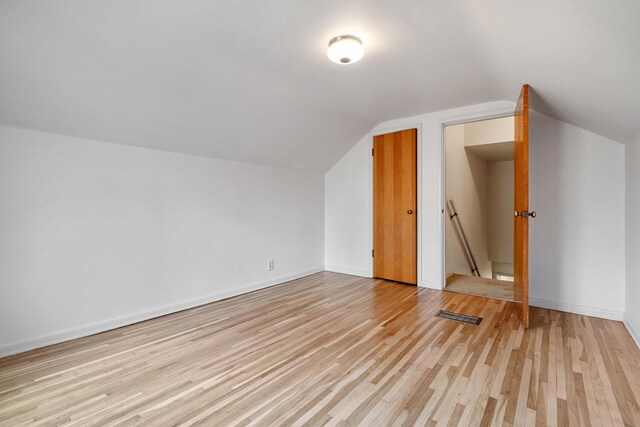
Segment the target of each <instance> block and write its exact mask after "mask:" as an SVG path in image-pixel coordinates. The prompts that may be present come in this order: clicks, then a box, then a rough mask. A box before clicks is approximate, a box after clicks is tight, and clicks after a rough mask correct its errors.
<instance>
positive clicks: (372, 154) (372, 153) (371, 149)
mask: <svg viewBox="0 0 640 427" xmlns="http://www.w3.org/2000/svg"><path fill="white" fill-rule="evenodd" d="M371 155H372V156H373V148H372V149H371Z"/></svg>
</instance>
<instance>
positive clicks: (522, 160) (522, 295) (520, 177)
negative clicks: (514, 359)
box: [513, 85, 535, 328]
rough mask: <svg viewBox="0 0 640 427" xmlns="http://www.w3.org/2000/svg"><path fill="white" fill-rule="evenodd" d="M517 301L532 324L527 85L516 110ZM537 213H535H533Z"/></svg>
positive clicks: (523, 317) (525, 319) (522, 316)
mask: <svg viewBox="0 0 640 427" xmlns="http://www.w3.org/2000/svg"><path fill="white" fill-rule="evenodd" d="M514 131H515V132H514V133H515V139H514V140H515V147H514V156H515V159H514V160H515V162H514V163H515V167H514V169H515V176H514V184H515V191H514V193H515V194H514V208H515V209H514V211H515V212H514V215H515V219H514V247H513V249H514V254H513V255H514V256H513V262H514V266H513V267H514V300H515V302H516V306H517V310H518V315H519V316H520V319H521V320H522V323H523V324H524V327H525V328H528V327H529V216H530V213H529V85H524V86H523V87H522V91H521V92H520V98H518V103H517V105H516V111H515V113H514ZM534 215H535V214H534Z"/></svg>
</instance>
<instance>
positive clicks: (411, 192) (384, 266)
mask: <svg viewBox="0 0 640 427" xmlns="http://www.w3.org/2000/svg"><path fill="white" fill-rule="evenodd" d="M416 138H417V130H416V129H407V130H403V131H400V132H394V133H388V134H386V135H376V136H374V137H373V253H372V255H373V276H374V277H379V278H381V279H388V280H394V281H396V282H404V283H410V284H413V285H415V284H416V283H417V238H418V236H417V213H416V205H417V157H416V155H417V139H416Z"/></svg>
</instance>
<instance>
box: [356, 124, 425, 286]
mask: <svg viewBox="0 0 640 427" xmlns="http://www.w3.org/2000/svg"><path fill="white" fill-rule="evenodd" d="M408 129H415V130H416V167H417V175H416V181H417V182H416V192H417V200H416V212H415V214H416V216H417V227H416V234H417V235H416V246H417V251H416V252H417V253H416V264H417V265H416V267H417V270H418V271H417V272H416V277H417V283H418V286H424V285H423V283H425V282H424V281H423V280H422V122H415V123H409V124H403V125H397V126H389V127H386V128H383V129H374V130H372V131H371V132H369V138H370V140H371V149H373V137H374V136H377V135H386V134H388V133H393V132H399V131H402V130H408ZM369 197H370V198H371V199H370V200H369V209H370V210H369V239H370V240H369V246H370V247H371V249H373V156H371V159H370V160H369ZM366 277H373V257H372V258H371V270H370V273H369V276H366ZM428 287H430V286H428Z"/></svg>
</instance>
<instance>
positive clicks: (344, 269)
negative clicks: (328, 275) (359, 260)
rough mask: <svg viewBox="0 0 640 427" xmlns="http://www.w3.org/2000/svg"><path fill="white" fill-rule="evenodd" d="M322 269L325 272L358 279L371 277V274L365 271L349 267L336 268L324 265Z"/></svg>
mask: <svg viewBox="0 0 640 427" xmlns="http://www.w3.org/2000/svg"><path fill="white" fill-rule="evenodd" d="M324 269H325V270H326V271H332V272H334V273H342V274H348V275H350V276H360V277H367V278H371V277H373V274H371V272H369V271H367V270H360V269H358V268H350V267H338V266H336V265H325V266H324Z"/></svg>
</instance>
